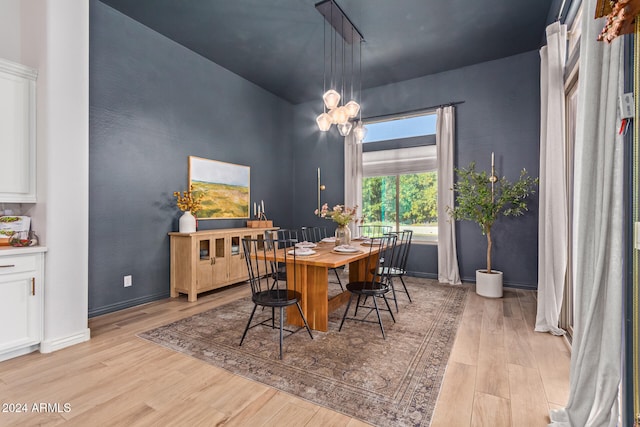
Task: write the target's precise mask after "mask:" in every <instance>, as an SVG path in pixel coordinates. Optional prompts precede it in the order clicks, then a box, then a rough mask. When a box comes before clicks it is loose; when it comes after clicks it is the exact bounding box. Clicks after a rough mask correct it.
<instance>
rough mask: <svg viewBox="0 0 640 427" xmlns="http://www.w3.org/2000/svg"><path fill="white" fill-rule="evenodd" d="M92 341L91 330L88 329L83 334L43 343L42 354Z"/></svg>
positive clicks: (41, 345) (41, 346)
mask: <svg viewBox="0 0 640 427" xmlns="http://www.w3.org/2000/svg"><path fill="white" fill-rule="evenodd" d="M90 339H91V329H89V328H87V329H85V330H84V331H82V332H79V333H77V334H74V335H70V336H67V337H62V338H56V339H52V340H46V341H42V342H41V343H40V353H51V352H54V351H57V350H62V349H63V348H66V347H70V346H72V345H76V344H80V343H82V342H85V341H89V340H90Z"/></svg>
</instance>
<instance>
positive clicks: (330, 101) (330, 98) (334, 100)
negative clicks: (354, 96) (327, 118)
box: [322, 89, 340, 110]
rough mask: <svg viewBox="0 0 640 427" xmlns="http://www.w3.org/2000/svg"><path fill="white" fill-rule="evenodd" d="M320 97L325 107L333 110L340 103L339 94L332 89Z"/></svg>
mask: <svg viewBox="0 0 640 427" xmlns="http://www.w3.org/2000/svg"><path fill="white" fill-rule="evenodd" d="M322 99H323V100H324V105H325V106H326V107H327V109H329V110H333V109H334V108H336V107H337V106H338V104H339V103H340V94H339V93H338V92H336V91H335V90H333V89H329V90H328V91H326V92H325V93H324V95H322Z"/></svg>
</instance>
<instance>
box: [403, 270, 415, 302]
mask: <svg viewBox="0 0 640 427" xmlns="http://www.w3.org/2000/svg"><path fill="white" fill-rule="evenodd" d="M400 281H401V282H402V287H403V288H404V291H405V292H406V293H407V297H409V302H413V301H411V295H409V290H408V289H407V285H405V284H404V279H403V278H402V276H400Z"/></svg>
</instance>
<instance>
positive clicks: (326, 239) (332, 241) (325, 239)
mask: <svg viewBox="0 0 640 427" xmlns="http://www.w3.org/2000/svg"><path fill="white" fill-rule="evenodd" d="M322 242H325V243H335V242H336V238H335V237H325V238H324V239H322Z"/></svg>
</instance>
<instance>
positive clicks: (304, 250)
mask: <svg viewBox="0 0 640 427" xmlns="http://www.w3.org/2000/svg"><path fill="white" fill-rule="evenodd" d="M287 253H288V254H289V255H293V254H294V253H295V255H296V256H309V255H313V254H315V253H316V251H314V250H313V249H309V248H296V249H291V250H290V251H289V252H287Z"/></svg>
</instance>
